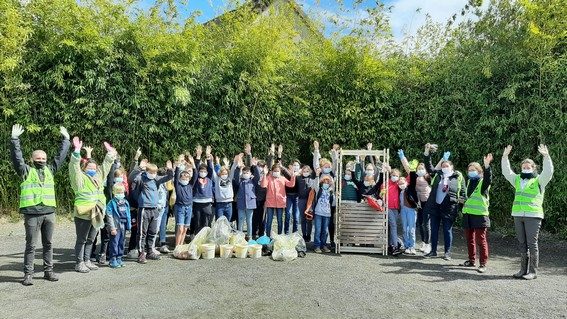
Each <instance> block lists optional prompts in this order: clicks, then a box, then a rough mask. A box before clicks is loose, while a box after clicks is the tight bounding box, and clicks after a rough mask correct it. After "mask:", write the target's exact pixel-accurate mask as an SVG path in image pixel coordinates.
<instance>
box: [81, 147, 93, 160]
mask: <svg viewBox="0 0 567 319" xmlns="http://www.w3.org/2000/svg"><path fill="white" fill-rule="evenodd" d="M83 149H84V150H85V152H87V158H93V148H92V147H90V146H87V145H85V146H83Z"/></svg>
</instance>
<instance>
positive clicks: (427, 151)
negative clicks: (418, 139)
mask: <svg viewBox="0 0 567 319" xmlns="http://www.w3.org/2000/svg"><path fill="white" fill-rule="evenodd" d="M430 149H431V144H429V143H427V144H425V150H424V151H423V152H424V153H425V154H429V150H430Z"/></svg>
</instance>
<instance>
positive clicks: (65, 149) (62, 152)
mask: <svg viewBox="0 0 567 319" xmlns="http://www.w3.org/2000/svg"><path fill="white" fill-rule="evenodd" d="M59 131H60V132H61V135H62V136H63V140H62V141H61V146H60V147H59V153H57V156H55V158H53V163H51V167H50V168H51V171H52V172H53V173H55V172H56V171H58V170H59V169H60V168H61V166H63V162H64V161H65V158H67V154H69V148H71V142H70V141H69V132H67V129H66V128H64V127H63V126H61V127H60V128H59Z"/></svg>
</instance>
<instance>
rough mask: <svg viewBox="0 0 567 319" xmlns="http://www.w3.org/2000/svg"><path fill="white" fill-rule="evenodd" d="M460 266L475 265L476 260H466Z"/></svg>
mask: <svg viewBox="0 0 567 319" xmlns="http://www.w3.org/2000/svg"><path fill="white" fill-rule="evenodd" d="M459 266H463V267H474V266H475V265H474V261H470V260H467V261H465V262H464V263H462V264H460V265H459Z"/></svg>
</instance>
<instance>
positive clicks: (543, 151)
mask: <svg viewBox="0 0 567 319" xmlns="http://www.w3.org/2000/svg"><path fill="white" fill-rule="evenodd" d="M537 150H538V151H539V152H540V154H541V155H543V156H549V150H548V149H547V145H544V144H539V146H538V147H537Z"/></svg>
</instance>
